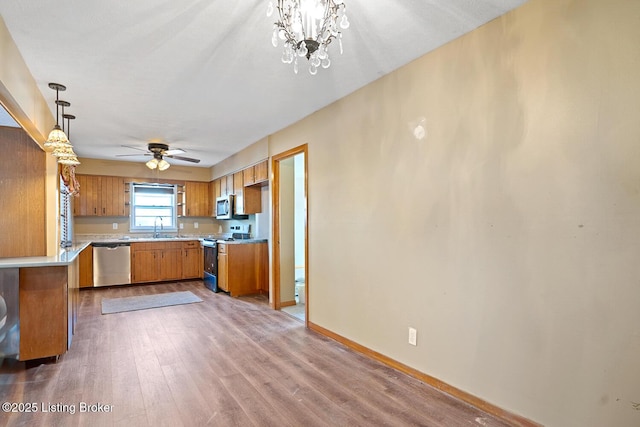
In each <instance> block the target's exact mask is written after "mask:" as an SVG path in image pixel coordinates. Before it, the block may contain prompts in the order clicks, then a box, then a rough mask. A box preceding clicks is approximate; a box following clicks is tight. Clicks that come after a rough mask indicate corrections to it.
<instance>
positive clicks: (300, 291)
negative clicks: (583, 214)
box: [296, 282, 307, 304]
mask: <svg viewBox="0 0 640 427" xmlns="http://www.w3.org/2000/svg"><path fill="white" fill-rule="evenodd" d="M296 294H297V295H298V303H299V304H304V303H305V302H306V301H307V299H306V295H305V287H304V282H296Z"/></svg>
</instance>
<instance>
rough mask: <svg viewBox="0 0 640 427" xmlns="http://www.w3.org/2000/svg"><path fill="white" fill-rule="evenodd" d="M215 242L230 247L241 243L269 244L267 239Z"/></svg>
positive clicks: (221, 240) (222, 240)
mask: <svg viewBox="0 0 640 427" xmlns="http://www.w3.org/2000/svg"><path fill="white" fill-rule="evenodd" d="M217 242H218V243H227V244H230V245H237V244H243V243H267V242H269V239H235V240H224V239H219V240H218V241H217Z"/></svg>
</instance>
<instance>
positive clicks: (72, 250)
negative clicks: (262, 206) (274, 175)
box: [0, 236, 268, 268]
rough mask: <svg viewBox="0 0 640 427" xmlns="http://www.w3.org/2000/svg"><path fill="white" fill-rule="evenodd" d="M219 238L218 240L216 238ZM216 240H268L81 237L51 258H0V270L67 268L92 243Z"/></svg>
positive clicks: (220, 241)
mask: <svg viewBox="0 0 640 427" xmlns="http://www.w3.org/2000/svg"><path fill="white" fill-rule="evenodd" d="M218 237H219V238H218ZM205 238H206V239H216V240H217V241H218V243H226V244H231V245H238V244H244V243H263V242H265V243H266V242H267V241H268V239H235V240H226V237H223V236H180V237H129V238H126V237H114V236H100V237H98V236H91V238H87V237H83V238H80V240H81V241H78V242H77V243H74V244H73V246H71V247H68V248H60V250H59V252H58V253H57V254H56V255H53V256H31V257H17V258H0V268H21V267H54V266H60V265H62V266H67V265H69V264H71V263H72V262H73V261H74V260H75V259H76V257H77V256H78V255H79V254H80V252H82V251H83V250H84V249H85V248H86V247H87V246H89V245H91V244H92V243H94V242H95V243H124V242H128V243H136V242H180V241H193V240H199V241H202V240H203V239H205Z"/></svg>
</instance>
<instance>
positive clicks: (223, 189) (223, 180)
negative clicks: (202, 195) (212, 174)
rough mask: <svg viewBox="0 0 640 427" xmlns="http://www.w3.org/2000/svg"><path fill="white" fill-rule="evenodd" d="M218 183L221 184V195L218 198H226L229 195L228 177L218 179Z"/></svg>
mask: <svg viewBox="0 0 640 427" xmlns="http://www.w3.org/2000/svg"><path fill="white" fill-rule="evenodd" d="M218 181H219V182H220V195H219V196H218V197H224V196H226V195H228V194H229V193H227V177H226V176H221V177H220V178H218Z"/></svg>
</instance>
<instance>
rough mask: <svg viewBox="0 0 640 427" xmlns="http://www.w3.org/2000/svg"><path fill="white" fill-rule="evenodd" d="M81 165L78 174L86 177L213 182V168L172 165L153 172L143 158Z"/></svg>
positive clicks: (83, 163)
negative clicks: (132, 160)
mask: <svg viewBox="0 0 640 427" xmlns="http://www.w3.org/2000/svg"><path fill="white" fill-rule="evenodd" d="M79 160H80V162H81V163H80V165H79V166H78V167H77V168H76V173H78V174H85V175H109V176H124V177H127V178H148V179H149V181H150V182H155V181H156V180H163V179H176V180H184V181H202V182H209V181H211V178H210V175H211V168H199V167H193V166H180V165H171V167H170V168H169V169H167V170H165V171H159V170H158V169H154V170H151V169H149V168H148V167H146V166H145V161H146V160H148V158H145V157H141V160H140V161H139V162H119V161H113V160H99V159H87V158H80V159H79Z"/></svg>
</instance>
